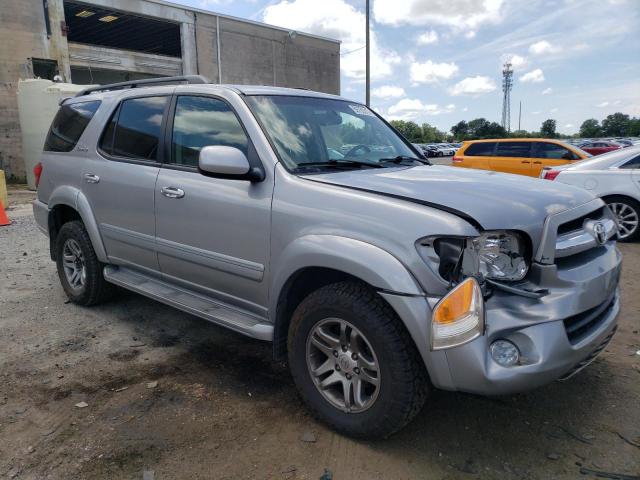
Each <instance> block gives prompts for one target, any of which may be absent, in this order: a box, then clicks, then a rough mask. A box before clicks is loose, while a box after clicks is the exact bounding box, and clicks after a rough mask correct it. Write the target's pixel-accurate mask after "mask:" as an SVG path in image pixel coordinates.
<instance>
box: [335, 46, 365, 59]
mask: <svg viewBox="0 0 640 480" xmlns="http://www.w3.org/2000/svg"><path fill="white" fill-rule="evenodd" d="M366 47H367V46H366V45H363V46H361V47H358V48H356V49H355V50H350V51H348V52H344V53H341V54H340V56H341V57H342V56H343V55H349V54H350V53H353V52H359V51H360V50H362V49H363V48H366Z"/></svg>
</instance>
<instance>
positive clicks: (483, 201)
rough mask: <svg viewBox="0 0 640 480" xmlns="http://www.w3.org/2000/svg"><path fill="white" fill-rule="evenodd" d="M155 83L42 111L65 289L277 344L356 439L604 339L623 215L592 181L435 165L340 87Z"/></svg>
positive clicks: (74, 295)
mask: <svg viewBox="0 0 640 480" xmlns="http://www.w3.org/2000/svg"><path fill="white" fill-rule="evenodd" d="M163 81H166V82H173V83H172V84H169V85H161V84H160V83H162V82H163ZM163 81H160V80H152V81H151V82H149V81H146V82H145V81H138V82H129V83H125V84H115V85H108V86H103V87H100V88H99V89H90V90H87V91H84V92H82V93H80V94H79V95H78V96H76V97H74V98H72V99H67V100H66V101H64V102H63V103H62V105H61V107H60V110H59V112H58V114H57V116H56V117H55V119H54V121H53V124H52V126H51V130H50V132H49V135H48V138H47V141H46V144H45V148H44V150H45V151H44V154H43V159H42V164H41V167H39V168H38V169H37V172H38V173H39V174H40V176H39V188H38V199H37V200H36V201H35V202H34V215H35V218H36V220H37V223H38V224H39V226H40V228H41V230H42V231H43V232H44V233H45V234H47V235H48V236H49V238H50V245H51V258H52V259H53V260H54V261H55V262H56V263H57V268H58V274H59V277H60V281H61V283H62V286H63V288H64V290H65V292H66V294H67V295H68V297H69V298H70V299H71V301H73V302H75V303H77V304H80V305H93V304H96V303H98V302H100V301H103V300H105V299H106V298H108V296H109V295H110V294H111V293H112V290H113V286H114V285H118V286H121V287H124V288H126V289H129V290H132V291H134V292H138V293H140V294H142V295H145V296H147V297H150V298H153V299H155V300H158V301H160V302H163V303H165V304H167V305H170V306H172V307H175V308H177V309H180V310H183V311H185V312H189V313H191V314H194V315H197V316H199V317H202V318H204V319H206V320H209V321H211V322H213V323H215V324H218V325H222V326H224V327H227V328H230V329H232V330H235V331H236V332H240V333H242V334H245V335H248V336H250V337H254V338H258V339H262V340H267V341H272V342H273V349H274V355H275V357H276V358H283V357H285V356H286V357H287V358H288V363H289V365H290V368H291V372H292V375H293V378H294V380H295V383H296V385H297V387H298V389H299V391H300V394H301V395H302V397H303V398H304V400H305V401H306V402H307V404H308V406H309V408H310V409H311V410H312V411H313V412H314V414H316V415H317V416H318V417H319V418H320V419H322V420H323V421H324V422H326V423H328V424H329V425H331V426H332V427H333V428H335V429H336V430H338V431H340V432H344V433H346V434H348V435H352V436H356V437H366V438H373V437H384V436H387V435H390V434H392V433H393V432H395V431H397V430H399V429H400V428H401V427H403V426H404V425H405V424H406V423H407V422H409V420H410V419H411V418H412V417H413V416H414V415H416V414H417V413H418V412H419V411H420V409H421V407H422V405H423V403H424V401H425V398H426V397H427V393H428V392H429V390H430V389H431V388H432V387H436V388H441V389H446V390H457V391H464V392H473V393H477V394H483V395H496V394H507V393H512V392H519V391H524V390H527V389H531V388H534V387H537V386H540V385H543V384H546V383H548V382H551V381H553V380H556V379H558V378H567V377H569V376H571V375H573V374H574V373H575V372H577V371H578V370H580V369H581V368H583V367H584V366H585V365H587V364H588V363H589V362H591V361H592V360H593V359H594V358H595V356H596V355H597V354H598V353H599V352H600V351H602V349H603V348H604V347H605V346H606V345H607V343H608V342H609V340H610V339H611V337H612V336H613V334H614V332H615V329H616V316H617V315H618V311H619V290H618V280H619V274H620V264H621V257H620V254H619V252H618V250H617V249H616V246H615V242H614V237H615V235H616V223H615V220H614V218H613V216H612V214H611V212H610V211H609V210H608V208H607V207H605V206H604V204H603V202H602V200H600V199H596V198H594V197H593V196H592V195H591V194H590V193H588V192H586V191H584V190H580V189H577V188H574V187H571V186H567V185H557V184H555V183H554V182H545V181H542V180H538V179H532V178H526V177H520V176H514V175H503V174H496V173H494V172H489V171H477V170H467V169H455V168H450V167H446V166H432V165H430V164H429V162H428V161H427V160H426V159H425V158H423V156H422V155H421V154H420V153H419V152H418V151H417V150H416V149H415V148H414V147H412V146H411V144H410V143H408V142H407V141H406V140H405V139H404V138H403V137H402V136H400V135H399V134H398V133H397V132H396V131H395V130H394V129H393V128H392V127H391V126H389V124H387V122H385V121H384V120H383V119H382V118H381V117H379V116H378V115H377V114H376V113H375V112H373V111H371V110H369V109H368V108H367V107H365V106H364V105H361V104H359V103H357V102H354V101H351V100H347V99H344V98H340V97H337V96H331V95H325V94H322V93H316V92H310V91H305V90H298V89H285V88H272V87H252V86H225V85H213V84H207V83H205V81H204V80H203V79H201V78H198V77H181V78H173V79H168V80H163ZM180 82H183V83H182V84H180ZM184 82H186V84H184Z"/></svg>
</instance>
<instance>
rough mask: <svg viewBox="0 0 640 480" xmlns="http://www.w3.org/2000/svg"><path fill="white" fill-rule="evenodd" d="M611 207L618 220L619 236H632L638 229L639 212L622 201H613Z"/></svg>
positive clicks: (623, 237) (621, 237) (622, 237)
mask: <svg viewBox="0 0 640 480" xmlns="http://www.w3.org/2000/svg"><path fill="white" fill-rule="evenodd" d="M609 208H611V211H612V212H613V214H614V215H615V216H616V219H617V221H618V238H620V239H625V238H628V237H630V236H631V235H633V234H634V233H635V231H636V230H637V229H638V212H636V210H635V209H634V208H632V207H631V206H630V205H627V204H626V203H621V202H612V203H610V204H609Z"/></svg>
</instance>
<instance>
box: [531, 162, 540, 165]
mask: <svg viewBox="0 0 640 480" xmlns="http://www.w3.org/2000/svg"><path fill="white" fill-rule="evenodd" d="M533 163H535V164H536V165H542V162H533Z"/></svg>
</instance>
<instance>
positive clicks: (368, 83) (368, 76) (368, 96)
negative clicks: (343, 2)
mask: <svg viewBox="0 0 640 480" xmlns="http://www.w3.org/2000/svg"><path fill="white" fill-rule="evenodd" d="M366 8H367V12H366V20H367V21H366V24H367V32H366V47H365V48H366V72H365V76H366V82H365V83H366V86H365V88H366V90H367V93H366V101H365V104H366V105H367V107H368V106H369V103H370V101H371V74H370V72H369V66H370V60H371V59H370V52H369V0H366Z"/></svg>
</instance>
